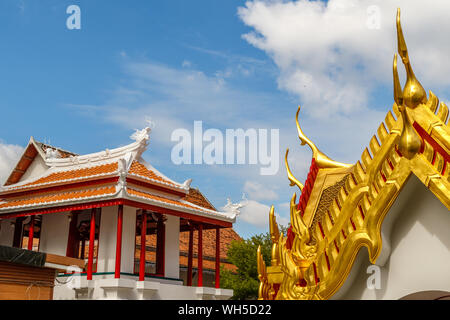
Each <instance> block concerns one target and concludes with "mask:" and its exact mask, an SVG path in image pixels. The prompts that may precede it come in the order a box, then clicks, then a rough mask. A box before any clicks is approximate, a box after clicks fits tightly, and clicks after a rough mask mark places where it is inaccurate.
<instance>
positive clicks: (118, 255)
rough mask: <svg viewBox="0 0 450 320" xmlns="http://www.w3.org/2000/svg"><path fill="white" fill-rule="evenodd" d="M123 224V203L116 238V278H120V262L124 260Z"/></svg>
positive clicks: (118, 216)
mask: <svg viewBox="0 0 450 320" xmlns="http://www.w3.org/2000/svg"><path fill="white" fill-rule="evenodd" d="M122 224H123V205H122V204H120V205H119V210H118V213H117V240H116V270H115V272H114V278H116V279H118V278H120V262H121V260H122Z"/></svg>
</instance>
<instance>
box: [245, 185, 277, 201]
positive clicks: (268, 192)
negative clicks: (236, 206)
mask: <svg viewBox="0 0 450 320" xmlns="http://www.w3.org/2000/svg"><path fill="white" fill-rule="evenodd" d="M244 192H245V193H246V194H248V196H249V198H250V199H252V200H265V201H270V200H277V199H278V194H277V193H276V192H275V191H274V190H273V189H271V188H268V187H266V186H265V185H263V184H261V183H258V182H256V181H246V182H245V184H244Z"/></svg>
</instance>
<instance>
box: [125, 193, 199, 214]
mask: <svg viewBox="0 0 450 320" xmlns="http://www.w3.org/2000/svg"><path fill="white" fill-rule="evenodd" d="M127 192H128V194H130V195H132V196H137V197H144V198H147V199H150V200H156V201H161V202H165V203H168V204H172V205H177V206H182V207H186V208H190V209H193V210H200V211H205V212H207V211H206V210H202V209H200V208H198V207H194V206H191V205H189V204H187V203H183V202H180V201H177V200H172V199H168V198H164V197H161V196H156V195H154V194H150V193H147V192H143V191H139V190H135V189H132V188H130V187H128V188H127Z"/></svg>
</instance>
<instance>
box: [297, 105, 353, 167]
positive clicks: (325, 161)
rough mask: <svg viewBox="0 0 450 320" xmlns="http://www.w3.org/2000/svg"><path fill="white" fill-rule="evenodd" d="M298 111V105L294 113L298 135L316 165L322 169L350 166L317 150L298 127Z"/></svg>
mask: <svg viewBox="0 0 450 320" xmlns="http://www.w3.org/2000/svg"><path fill="white" fill-rule="evenodd" d="M299 113H300V106H298V109H297V113H296V115H295V122H296V124H297V133H298V137H299V138H300V141H301V142H302V146H304V145H305V144H307V145H308V146H309V147H310V148H311V151H312V153H313V158H314V159H315V161H316V164H317V166H318V167H319V168H322V169H325V168H349V167H352V166H353V165H352V164H347V163H341V162H337V161H334V160H332V159H330V158H328V157H327V156H326V155H325V154H324V153H323V152H322V151H320V150H319V148H317V146H316V145H315V144H314V143H313V142H312V141H311V140H310V139H309V138H308V137H307V136H306V135H305V134H304V133H303V131H302V128H301V127H300V123H299V122H298V114H299Z"/></svg>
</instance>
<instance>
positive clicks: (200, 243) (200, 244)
mask: <svg viewBox="0 0 450 320" xmlns="http://www.w3.org/2000/svg"><path fill="white" fill-rule="evenodd" d="M197 264H198V266H197V268H198V279H197V287H203V225H202V224H200V225H199V226H198V253H197Z"/></svg>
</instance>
